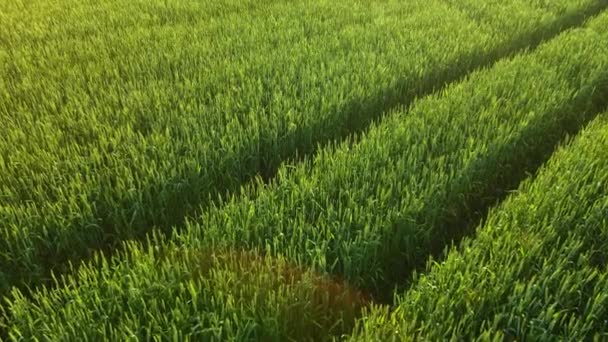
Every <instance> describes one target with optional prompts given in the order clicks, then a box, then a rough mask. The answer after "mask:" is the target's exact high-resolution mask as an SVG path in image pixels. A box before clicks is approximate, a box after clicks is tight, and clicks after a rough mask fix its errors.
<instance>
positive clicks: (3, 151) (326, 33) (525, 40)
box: [0, 0, 605, 293]
mask: <svg viewBox="0 0 608 342" xmlns="http://www.w3.org/2000/svg"><path fill="white" fill-rule="evenodd" d="M484 3H485V2H481V3H478V4H475V3H474V2H471V3H469V4H468V5H467V8H458V7H452V6H453V5H450V4H449V3H448V2H444V1H439V0H415V1H396V0H391V1H371V2H365V3H362V2H358V1H341V2H336V1H328V0H327V1H326V0H308V1H299V2H297V1H234V0H223V1H221V2H212V1H186V0H170V1H160V0H158V1H128V2H126V1H115V0H105V1H94V2H90V1H76V0H54V1H49V0H34V1H29V0H28V1H25V0H17V1H2V2H1V3H0V122H2V125H1V126H0V174H1V175H2V176H1V177H0V293H3V292H4V291H5V290H6V289H8V288H9V287H10V286H11V285H15V284H18V285H21V286H23V285H27V284H30V285H32V284H36V283H39V282H40V281H41V280H44V279H45V278H48V275H49V273H50V270H51V269H56V270H61V269H62V268H61V265H62V264H66V261H68V260H79V259H81V258H82V257H86V256H87V255H90V254H91V252H92V251H94V250H96V249H98V248H112V246H113V245H114V244H115V243H116V242H117V241H120V240H122V239H126V238H132V237H141V236H143V234H144V233H146V232H148V231H149V230H150V229H151V228H152V227H154V226H157V227H160V228H161V229H164V230H168V229H169V228H170V227H171V226H172V225H176V224H181V223H182V221H183V219H184V217H185V216H186V215H187V214H189V213H191V212H192V211H193V210H194V209H193V208H198V206H199V205H200V204H204V203H207V202H208V200H209V199H210V198H216V197H217V196H218V194H222V193H224V192H225V191H226V190H236V189H238V187H239V186H240V185H241V184H242V183H243V182H244V181H245V180H247V179H249V178H251V177H253V176H254V175H256V174H262V175H263V176H265V177H268V176H271V175H272V174H273V171H274V170H276V168H277V167H278V165H279V163H280V162H281V161H283V160H285V159H286V158H290V157H294V156H296V154H298V153H299V154H306V153H310V152H311V151H312V150H313V149H314V148H315V146H316V145H317V144H318V143H323V142H326V141H328V140H331V139H334V138H340V137H343V136H345V135H347V134H348V133H350V132H353V131H357V130H361V129H362V128H364V127H365V126H366V125H367V124H368V123H369V122H370V120H371V119H373V118H375V117H379V116H380V114H381V113H382V112H383V111H384V110H386V109H387V108H390V107H392V106H393V105H395V104H397V103H408V102H409V101H411V100H412V99H413V98H414V97H416V96H418V95H421V94H424V93H426V92H429V91H430V90H432V89H433V88H434V87H440V86H442V85H443V83H445V82H446V81H449V80H453V79H455V78H458V77H461V76H463V75H465V74H466V73H467V72H468V71H470V70H471V69H472V68H474V67H477V66H480V65H484V64H487V63H489V62H491V61H493V60H495V59H496V58H499V57H502V56H504V55H505V54H507V53H509V52H514V51H515V50H516V49H518V48H521V47H524V46H527V45H529V44H534V43H535V42H538V41H539V40H540V39H541V38H543V37H549V36H551V35H553V34H554V33H556V32H557V31H559V30H560V29H561V28H562V27H563V26H564V25H568V24H572V23H574V22H576V21H577V20H580V18H582V17H583V16H584V15H585V14H588V13H592V12H595V11H597V10H599V9H600V7H603V6H605V3H604V2H603V1H598V0H576V1H573V0H561V1H548V0H543V1H540V0H539V1H531V2H530V1H528V2H524V1H521V0H511V1H501V2H498V1H495V3H494V4H493V5H492V6H487V5H484ZM296 151H297V153H296ZM386 191H389V190H388V189H386ZM371 243H376V242H375V241H371Z"/></svg>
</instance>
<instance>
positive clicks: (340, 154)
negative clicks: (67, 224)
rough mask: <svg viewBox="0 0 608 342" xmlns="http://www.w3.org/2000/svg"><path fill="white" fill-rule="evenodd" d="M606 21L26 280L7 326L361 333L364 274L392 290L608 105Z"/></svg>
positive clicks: (29, 330) (211, 333)
mask: <svg viewBox="0 0 608 342" xmlns="http://www.w3.org/2000/svg"><path fill="white" fill-rule="evenodd" d="M606 24H608V12H607V13H603V14H601V15H600V16H599V17H598V18H596V19H594V20H593V21H591V22H590V23H589V24H588V25H587V26H585V27H583V28H579V29H575V30H572V31H569V32H567V33H564V34H562V35H560V36H559V37H558V38H556V39H554V40H552V41H550V42H548V43H546V44H544V45H542V46H541V47H540V48H539V49H538V50H536V51H534V52H532V53H528V54H523V55H519V56H516V57H514V58H512V59H509V60H504V61H501V62H499V63H497V64H496V65H495V66H494V67H493V68H491V69H488V70H483V71H479V72H475V73H473V74H471V75H470V76H469V77H468V78H467V79H466V80H465V81H463V82H461V83H459V84H456V85H452V86H450V87H448V88H447V89H446V90H445V91H444V92H442V93H441V94H436V95H432V96H429V97H426V98H424V99H421V100H419V101H417V102H415V103H414V104H413V105H412V107H411V108H410V110H409V111H407V112H406V111H405V110H398V111H393V112H392V113H390V114H389V115H388V116H387V117H386V118H385V120H384V121H383V122H382V123H381V124H378V125H374V126H373V127H372V128H371V129H370V130H369V131H368V132H367V133H366V134H363V135H362V137H361V139H360V141H359V142H358V143H355V144H352V145H351V144H350V143H348V142H345V143H342V144H339V145H334V146H329V147H326V148H324V149H323V150H321V151H320V153H319V154H318V155H317V156H316V157H315V158H314V159H309V160H305V161H303V162H302V163H300V164H298V166H296V167H289V166H285V167H283V168H281V169H280V171H279V174H278V176H277V178H276V179H275V180H274V181H273V182H271V183H270V184H269V185H263V184H258V185H257V186H255V185H252V187H251V189H249V190H248V191H245V192H244V193H243V194H241V196H235V197H233V198H232V199H231V200H230V201H229V202H228V203H224V205H222V206H214V207H212V208H210V209H209V210H208V211H207V212H206V213H205V214H204V215H202V217H200V219H198V220H196V222H194V221H193V222H190V223H188V225H187V229H186V230H184V231H182V232H181V233H176V234H175V235H174V236H173V238H172V240H167V239H166V238H163V237H158V236H156V237H152V238H150V240H149V241H148V242H147V243H146V244H145V245H146V246H145V247H143V246H142V244H141V243H134V242H133V243H128V244H126V245H125V249H124V250H123V251H122V252H120V253H119V254H118V255H115V256H114V257H112V258H110V259H108V258H103V257H101V256H98V257H97V258H96V259H95V260H93V261H90V262H88V263H87V264H86V265H83V266H81V267H79V268H78V267H77V268H74V270H73V272H72V273H73V274H72V275H69V276H65V277H63V278H62V280H58V281H57V283H56V284H55V289H53V288H50V287H47V288H43V289H41V290H38V291H34V292H33V293H31V294H29V295H28V296H31V298H26V297H25V296H24V295H23V294H22V293H21V292H20V291H19V290H16V289H15V290H13V292H12V296H11V299H10V300H8V303H7V305H6V306H5V313H4V318H5V324H6V327H7V329H8V330H9V331H10V332H11V334H12V335H13V336H14V337H18V336H22V337H29V336H31V335H36V336H44V337H46V338H49V339H52V340H53V339H64V338H66V337H75V336H80V334H85V335H87V336H97V337H101V336H105V337H108V338H110V337H111V338H112V339H116V338H118V339H120V338H121V337H125V336H131V335H135V336H139V337H146V336H151V335H161V336H165V337H167V338H172V337H174V338H175V339H179V340H183V339H184V338H186V337H187V336H190V337H197V338H199V337H208V338H218V339H226V338H242V337H257V338H260V337H264V338H269V336H270V337H276V338H281V339H286V338H289V337H294V338H298V339H303V338H306V337H311V338H312V337H318V336H313V335H311V334H313V333H314V332H315V331H320V332H322V333H323V334H324V333H327V334H341V333H344V332H346V331H348V330H349V327H351V326H352V325H353V322H354V318H355V317H356V316H357V315H358V314H359V310H360V309H361V308H362V307H363V306H365V305H367V303H368V301H369V296H368V295H366V294H362V293H361V292H359V291H356V290H354V289H353V288H352V287H350V286H352V285H354V286H356V287H361V288H366V289H372V290H374V291H373V294H375V295H378V294H382V292H381V290H383V291H386V292H387V293H388V292H389V291H388V290H389V289H390V287H391V286H392V285H394V284H397V283H400V282H403V281H405V280H406V279H407V278H408V277H409V275H410V273H411V271H412V270H413V269H414V268H415V267H417V266H418V265H420V264H422V263H424V261H425V260H427V257H428V255H429V254H431V253H432V252H433V250H434V249H441V248H443V246H444V245H445V244H446V243H447V242H448V240H449V239H451V238H454V237H458V236H459V235H460V234H462V231H463V230H464V226H466V225H468V224H469V222H467V221H468V220H469V219H468V218H467V217H468V216H475V214H474V213H472V211H473V210H474V209H475V208H482V207H483V206H484V205H487V204H489V203H491V201H488V200H486V199H485V198H486V197H493V198H494V199H495V198H496V196H497V195H498V194H500V193H501V191H499V189H509V188H512V187H514V185H516V184H518V183H519V182H520V180H521V179H523V178H524V177H526V171H533V170H534V169H535V168H536V167H537V166H538V165H539V164H540V163H541V162H543V161H544V160H545V159H547V158H548V157H549V155H550V154H551V152H552V151H553V147H554V146H555V144H557V142H558V141H559V140H560V139H561V138H562V137H563V136H564V134H565V133H566V132H567V129H566V128H567V127H571V128H573V129H574V130H576V129H577V127H580V126H581V125H583V124H584V123H585V122H586V121H587V120H588V119H590V118H591V117H592V116H593V115H594V113H596V112H597V111H598V109H599V108H600V107H602V106H603V105H605V103H604V101H605V97H602V96H601V95H605V92H604V91H606V90H608V89H603V90H602V88H601V87H604V86H605V85H606V83H605V79H606V76H607V75H606V72H607V70H608V69H607V66H608V46H606V45H602V44H594V43H595V42H598V41H605V40H606V39H608V32H607V31H606V30H605V29H604V28H605V27H606ZM249 192H250V193H252V194H248V193H249ZM463 217H464V219H462V218H463ZM197 222H199V223H197ZM242 250H247V252H240V251H242ZM243 253H244V254H243ZM248 253H251V254H248ZM243 255H245V257H243ZM247 255H252V256H253V257H248V256H247ZM262 255H263V256H262ZM217 258H219V259H220V261H219V262H217V263H216V264H214V260H217ZM226 258H228V260H229V262H227V263H225V262H222V261H221V260H222V259H226ZM230 260H236V262H234V261H230ZM257 263H260V264H261V265H262V266H263V267H258V266H256V265H258V264H257ZM277 263H278V264H279V265H282V266H280V267H283V268H280V269H279V271H277V267H279V266H276V265H277ZM225 264H226V265H227V266H226V265H225ZM252 264H253V266H252ZM298 264H300V266H298ZM199 265H200V266H199ZM210 265H211V266H210ZM214 265H216V266H214ZM290 265H293V266H290ZM292 267H293V268H292ZM301 267H310V270H309V271H298V269H300V268H301ZM285 268H287V269H288V271H287V272H286V271H284V270H285ZM209 269H211V271H208V270H209ZM201 273H203V275H201ZM243 273H245V274H246V276H244V275H243ZM323 273H330V274H333V276H334V280H333V281H332V280H329V278H327V277H328V276H324V275H322V274H323ZM209 274H211V276H210V275H209ZM294 274H297V276H296V277H295V278H294ZM304 275H306V276H304ZM336 275H340V276H341V277H335V276H336ZM339 278H344V279H346V280H347V281H348V283H350V284H351V285H350V286H349V285H346V284H345V283H343V282H341V281H338V280H336V279H339ZM237 282H238V283H240V284H239V285H237V284H236V283H237ZM323 289H325V290H323ZM323 293H325V295H326V297H323ZM319 296H321V299H319ZM330 298H331V300H333V301H334V302H333V304H328V303H332V302H331V301H330ZM193 310H194V311H193ZM294 315H298V316H297V317H295V318H294ZM101 318H103V319H101ZM290 331H294V333H295V334H296V335H290ZM174 334H177V335H174ZM324 336H325V335H324ZM327 336H329V335H327ZM91 338H93V337H91Z"/></svg>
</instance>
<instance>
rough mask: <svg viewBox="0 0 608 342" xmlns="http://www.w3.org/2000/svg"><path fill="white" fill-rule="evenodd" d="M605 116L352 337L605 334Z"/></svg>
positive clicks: (607, 143)
mask: <svg viewBox="0 0 608 342" xmlns="http://www.w3.org/2000/svg"><path fill="white" fill-rule="evenodd" d="M607 253H608V113H606V114H603V115H602V116H600V117H599V118H598V119H596V120H595V121H594V122H593V123H592V124H591V125H590V126H589V127H588V128H587V129H586V130H585V131H584V132H583V133H582V134H581V136H580V137H577V138H576V140H575V141H574V142H573V143H572V144H571V145H570V146H567V147H565V148H562V149H560V150H559V151H558V152H557V153H555V155H554V156H553V157H552V158H551V160H550V162H549V163H548V164H547V165H546V166H545V167H544V168H543V169H542V170H541V172H540V173H539V175H538V176H537V177H536V179H534V180H531V181H527V182H525V183H524V184H523V185H522V186H521V187H520V189H519V190H518V191H517V194H515V195H513V196H512V197H510V198H509V199H508V200H506V201H505V202H504V203H503V204H502V205H501V206H500V207H498V208H497V209H495V210H493V211H492V213H491V214H490V215H489V218H488V219H487V222H486V223H485V224H483V225H482V226H480V227H479V228H478V233H477V235H476V236H475V237H474V238H470V239H466V240H464V241H463V243H462V244H461V246H460V247H459V248H453V249H452V250H450V252H449V254H448V256H447V258H446V260H445V261H444V262H442V263H441V264H435V265H433V266H432V267H430V269H429V270H428V273H427V274H426V275H423V276H421V277H420V278H419V279H417V281H416V282H415V283H414V285H413V286H412V288H410V289H409V290H408V291H407V293H405V294H404V295H402V296H399V297H398V298H397V307H396V308H395V310H393V311H392V313H389V312H388V310H387V308H377V309H376V310H373V311H372V313H370V314H369V315H367V316H366V317H365V320H364V321H363V323H362V324H361V327H360V328H361V329H360V330H359V331H357V334H356V336H355V338H354V340H361V341H391V340H394V341H408V340H432V341H436V340H452V339H455V340H473V339H475V338H479V339H480V340H484V341H488V340H505V339H506V340H513V339H517V340H531V341H554V340H555V341H556V340H568V341H583V340H589V341H590V340H592V339H595V340H597V341H601V340H605V339H606V338H608V292H607V290H608V264H607V263H606V261H607V257H608V254H607Z"/></svg>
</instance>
